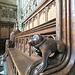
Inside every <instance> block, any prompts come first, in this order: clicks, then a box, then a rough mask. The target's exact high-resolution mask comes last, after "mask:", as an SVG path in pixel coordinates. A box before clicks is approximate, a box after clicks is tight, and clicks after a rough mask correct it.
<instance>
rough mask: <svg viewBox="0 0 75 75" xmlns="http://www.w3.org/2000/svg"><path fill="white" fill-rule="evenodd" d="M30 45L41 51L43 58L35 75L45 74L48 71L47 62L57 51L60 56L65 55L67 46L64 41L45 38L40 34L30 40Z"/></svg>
mask: <svg viewBox="0 0 75 75" xmlns="http://www.w3.org/2000/svg"><path fill="white" fill-rule="evenodd" d="M29 45H30V46H34V47H35V48H37V49H39V50H40V51H41V53H42V57H43V61H42V62H41V64H39V65H38V66H37V67H36V68H35V70H34V72H33V75H39V73H41V72H43V71H44V70H45V69H46V67H47V60H48V57H49V55H50V54H51V53H54V52H56V51H57V52H59V53H60V54H64V53H65V48H66V45H65V44H64V43H63V42H62V41H59V40H54V39H50V38H45V37H43V36H42V35H38V34H36V35H34V36H33V37H32V38H31V39H30V40H29Z"/></svg>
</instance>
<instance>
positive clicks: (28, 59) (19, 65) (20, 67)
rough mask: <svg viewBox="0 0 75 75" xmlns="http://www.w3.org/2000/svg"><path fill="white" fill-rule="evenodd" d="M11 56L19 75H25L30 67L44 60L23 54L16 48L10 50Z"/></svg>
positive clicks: (36, 56)
mask: <svg viewBox="0 0 75 75" xmlns="http://www.w3.org/2000/svg"><path fill="white" fill-rule="evenodd" d="M9 56H10V58H11V60H12V63H13V64H14V66H15V68H16V70H17V72H18V75H25V72H26V70H27V68H28V67H29V66H30V65H32V64H33V63H34V62H36V61H38V60H40V59H42V58H41V57H39V56H38V55H35V56H34V55H32V56H28V55H27V54H23V53H21V52H20V51H18V50H16V49H15V48H10V49H9Z"/></svg>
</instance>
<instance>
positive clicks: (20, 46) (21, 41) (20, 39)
mask: <svg viewBox="0 0 75 75" xmlns="http://www.w3.org/2000/svg"><path fill="white" fill-rule="evenodd" d="M21 49H22V38H20V50H21Z"/></svg>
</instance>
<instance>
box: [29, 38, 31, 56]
mask: <svg viewBox="0 0 75 75" xmlns="http://www.w3.org/2000/svg"><path fill="white" fill-rule="evenodd" d="M29 39H30V37H29ZM31 54H32V51H31V46H30V45H29V56H31Z"/></svg>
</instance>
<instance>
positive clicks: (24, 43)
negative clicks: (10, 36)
mask: <svg viewBox="0 0 75 75" xmlns="http://www.w3.org/2000/svg"><path fill="white" fill-rule="evenodd" d="M25 41H26V40H25V38H24V40H23V47H24V50H23V52H25V45H26V42H25Z"/></svg>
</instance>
